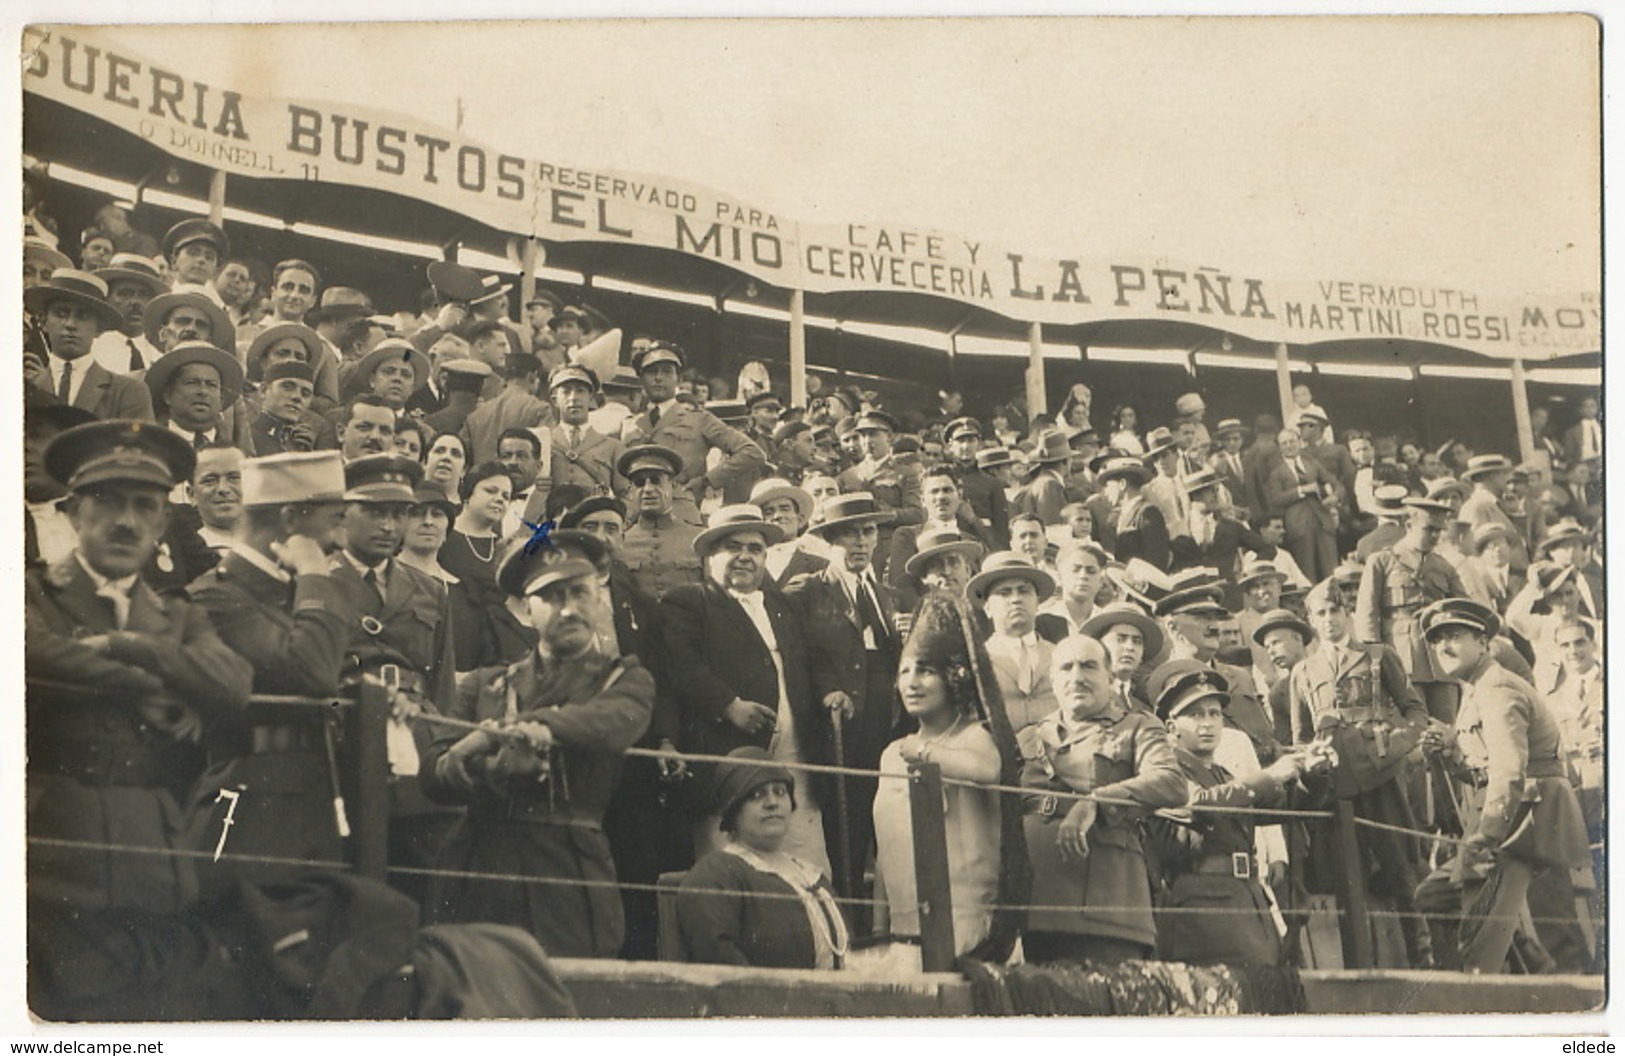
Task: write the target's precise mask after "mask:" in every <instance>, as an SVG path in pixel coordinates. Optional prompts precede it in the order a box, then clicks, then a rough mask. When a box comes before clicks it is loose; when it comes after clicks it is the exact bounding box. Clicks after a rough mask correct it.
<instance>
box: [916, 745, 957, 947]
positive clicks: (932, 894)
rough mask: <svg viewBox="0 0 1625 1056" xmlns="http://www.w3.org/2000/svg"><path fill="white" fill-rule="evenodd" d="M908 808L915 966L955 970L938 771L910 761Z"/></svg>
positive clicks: (945, 831) (951, 902)
mask: <svg viewBox="0 0 1625 1056" xmlns="http://www.w3.org/2000/svg"><path fill="white" fill-rule="evenodd" d="M908 806H909V814H910V817H911V818H912V820H913V822H914V895H915V897H916V898H917V899H918V900H919V902H918V904H919V907H920V964H921V967H922V968H923V969H924V970H925V971H928V972H947V971H952V970H953V966H954V904H953V895H952V894H951V892H950V891H949V888H948V831H947V828H946V826H945V824H944V821H943V814H942V768H941V767H940V766H938V765H937V764H936V763H910V764H909V768H908Z"/></svg>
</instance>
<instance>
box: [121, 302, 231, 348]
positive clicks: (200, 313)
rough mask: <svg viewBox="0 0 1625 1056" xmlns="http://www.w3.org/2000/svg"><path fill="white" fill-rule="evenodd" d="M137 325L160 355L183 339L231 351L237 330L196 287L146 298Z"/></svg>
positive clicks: (217, 306) (223, 313) (219, 308)
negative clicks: (146, 300)
mask: <svg viewBox="0 0 1625 1056" xmlns="http://www.w3.org/2000/svg"><path fill="white" fill-rule="evenodd" d="M141 327H142V331H143V332H144V333H145V334H146V337H147V342H148V344H150V345H151V346H152V347H154V348H156V349H158V351H159V353H160V355H161V356H162V355H167V354H168V353H169V352H170V350H171V349H173V348H174V347H175V346H176V345H178V344H180V343H181V342H183V341H206V342H208V343H209V344H212V345H214V346H216V347H217V348H229V349H232V350H233V351H235V350H236V347H237V332H236V329H235V328H234V327H233V326H232V325H231V320H230V319H229V318H227V316H226V313H225V310H224V309H223V308H221V307H220V306H219V305H218V304H216V303H214V302H213V301H212V300H210V299H209V298H208V297H206V296H204V295H203V294H202V293H200V292H198V291H197V290H196V289H185V288H182V289H175V290H170V291H169V292H167V293H160V294H158V296H156V297H154V298H153V299H152V300H150V301H148V302H147V307H146V310H145V311H143V312H142V315H141Z"/></svg>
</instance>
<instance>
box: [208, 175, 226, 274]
mask: <svg viewBox="0 0 1625 1056" xmlns="http://www.w3.org/2000/svg"><path fill="white" fill-rule="evenodd" d="M209 223H211V224H213V225H214V226H215V227H218V228H221V229H224V228H225V226H226V171H225V170H224V169H215V170H213V171H212V172H210V173H209ZM220 263H221V264H222V265H224V264H225V263H226V262H225V261H223V260H222V261H221V262H220Z"/></svg>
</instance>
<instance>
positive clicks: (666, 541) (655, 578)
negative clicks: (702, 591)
mask: <svg viewBox="0 0 1625 1056" xmlns="http://www.w3.org/2000/svg"><path fill="white" fill-rule="evenodd" d="M699 534H700V529H699V528H698V527H696V526H695V525H693V524H690V523H689V522H687V521H685V520H682V519H680V518H678V517H676V516H675V515H674V514H673V513H662V514H649V513H643V514H639V515H638V519H637V520H635V521H633V522H632V525H631V527H629V528H627V530H626V534H625V535H624V536H622V537H621V553H620V558H621V561H622V562H623V563H624V564H625V565H626V567H627V569H628V570H629V571H630V572H631V573H632V582H633V583H634V584H635V585H636V586H637V588H638V589H639V590H641V591H643V593H645V594H647V595H649V596H650V597H652V598H654V599H655V600H657V601H658V600H659V599H660V598H662V597H664V596H665V594H666V593H667V591H670V590H671V589H673V588H674V587H680V586H684V585H686V584H692V583H698V582H699V581H700V580H701V578H702V577H703V575H704V569H703V568H702V566H701V562H700V558H699V555H698V554H696V553H695V552H694V538H695V536H697V535H699Z"/></svg>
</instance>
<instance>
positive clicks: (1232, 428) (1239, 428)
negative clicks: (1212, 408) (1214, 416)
mask: <svg viewBox="0 0 1625 1056" xmlns="http://www.w3.org/2000/svg"><path fill="white" fill-rule="evenodd" d="M1246 431H1247V430H1246V428H1245V427H1244V426H1243V425H1242V424H1241V419H1240V418H1223V419H1220V421H1219V424H1218V425H1215V426H1214V427H1213V439H1215V440H1222V439H1223V438H1225V437H1226V436H1229V435H1230V434H1231V433H1237V434H1243V433H1246Z"/></svg>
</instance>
